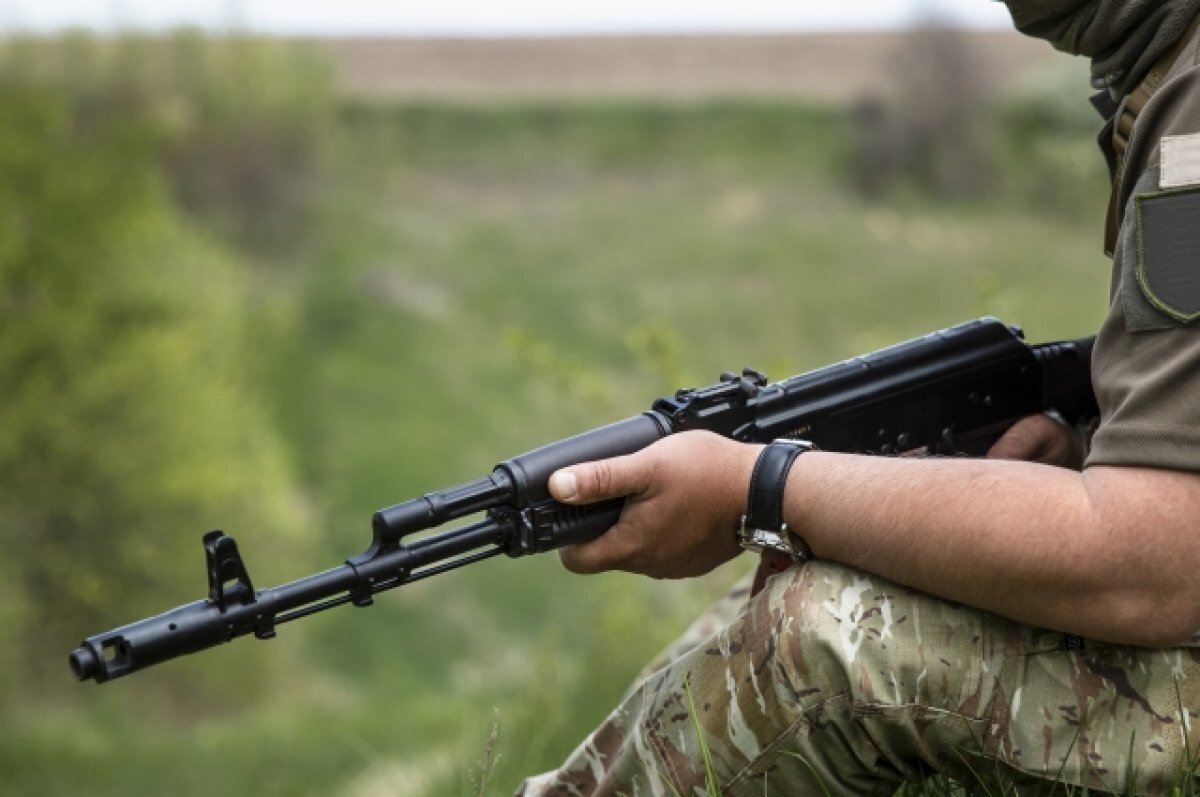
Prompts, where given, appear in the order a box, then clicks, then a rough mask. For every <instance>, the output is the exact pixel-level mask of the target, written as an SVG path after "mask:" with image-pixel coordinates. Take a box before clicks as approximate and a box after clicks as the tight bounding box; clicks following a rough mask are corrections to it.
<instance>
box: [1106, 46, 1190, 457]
mask: <svg viewBox="0 0 1200 797" xmlns="http://www.w3.org/2000/svg"><path fill="white" fill-rule="evenodd" d="M1118 181H1119V183H1118V202H1119V205H1118V207H1119V208H1120V213H1119V216H1118V219H1119V222H1120V234H1119V236H1118V238H1117V245H1116V248H1115V251H1114V258H1113V272H1112V288H1111V294H1110V305H1109V311H1108V315H1107V317H1106V318H1105V320H1104V323H1103V325H1102V326H1101V329H1100V333H1099V335H1098V337H1097V340H1096V347H1095V351H1094V354H1093V358H1092V380H1093V383H1094V385H1095V389H1096V397H1097V399H1098V400H1099V403H1100V410H1101V423H1100V427H1099V429H1098V430H1097V432H1096V435H1095V437H1094V438H1093V441H1092V450H1091V454H1090V456H1089V458H1088V462H1087V464H1088V465H1137V466H1146V467H1157V468H1168V469H1173V470H1187V471H1200V35H1197V36H1194V37H1193V40H1192V41H1191V42H1190V43H1189V44H1188V45H1187V46H1186V47H1185V49H1184V50H1183V53H1182V55H1180V56H1179V58H1178V59H1177V60H1176V62H1175V64H1174V65H1173V66H1172V67H1171V69H1170V71H1169V72H1168V73H1167V75H1166V77H1165V78H1164V80H1163V82H1162V84H1161V86H1160V87H1159V88H1158V89H1157V91H1156V92H1155V93H1154V95H1153V96H1152V97H1151V99H1150V100H1149V102H1147V103H1146V106H1145V108H1144V109H1143V110H1142V111H1141V113H1140V114H1139V115H1138V120H1137V124H1136V125H1135V126H1134V129H1133V133H1132V135H1131V137H1130V141H1129V147H1128V150H1127V153H1126V157H1125V160H1124V163H1123V166H1122V168H1121V170H1120V174H1119V175H1118Z"/></svg>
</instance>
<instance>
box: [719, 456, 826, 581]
mask: <svg viewBox="0 0 1200 797" xmlns="http://www.w3.org/2000/svg"><path fill="white" fill-rule="evenodd" d="M814 448H815V446H814V445H813V444H812V443H811V442H809V441H808V440H790V439H784V440H776V441H774V442H772V443H770V444H768V445H767V447H766V448H764V449H763V450H762V453H761V454H759V455H758V461H757V462H755V463H754V472H753V473H752V474H751V476H750V495H749V497H748V498H747V501H746V514H744V515H742V522H741V524H740V525H739V526H738V528H737V530H736V532H735V533H736V536H737V542H738V545H740V546H742V547H743V548H745V549H746V550H748V551H755V552H756V553H763V552H765V551H775V552H777V553H781V554H784V555H786V556H788V557H790V558H791V559H792V561H794V562H796V563H797V564H802V563H804V562H807V561H808V560H809V559H811V558H812V551H811V550H810V549H809V547H808V543H806V542H805V541H804V539H803V538H802V537H801V536H800V535H798V534H796V533H795V532H793V531H792V530H791V529H789V528H788V526H787V523H785V522H784V520H783V489H784V487H785V486H786V485H787V475H788V471H789V470H791V468H792V463H794V462H795V461H796V459H797V458H798V457H799V456H800V455H801V454H803V453H804V452H805V451H812V450H813V449H814Z"/></svg>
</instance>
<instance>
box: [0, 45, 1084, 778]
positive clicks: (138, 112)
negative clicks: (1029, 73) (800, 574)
mask: <svg viewBox="0 0 1200 797" xmlns="http://www.w3.org/2000/svg"><path fill="white" fill-rule="evenodd" d="M1039 85H1042V84H1039ZM0 102H2V103H3V106H2V107H3V108H4V109H5V110H4V113H3V114H0V384H3V385H4V390H3V391H0V472H3V473H4V474H5V476H6V479H5V480H4V482H3V483H0V535H2V539H3V541H4V543H5V544H6V548H7V550H9V551H10V552H14V553H13V555H11V556H8V557H0V632H3V633H5V634H7V635H8V638H9V639H10V640H34V642H33V643H31V645H26V644H12V645H9V646H6V647H5V649H4V651H3V652H2V653H0V664H2V665H4V673H5V674H4V675H3V676H0V701H2V702H3V704H4V705H5V707H6V709H9V710H7V711H6V712H4V713H3V716H2V717H0V740H2V741H0V791H3V792H5V793H38V794H59V793H62V794H68V793H71V794H74V793H78V792H80V791H87V792H88V793H93V794H126V793H157V792H160V791H167V790H170V791H172V792H173V793H176V794H179V795H186V794H201V793H203V794H209V793H212V792H214V791H217V792H221V793H229V794H238V793H247V794H249V793H254V794H262V793H266V794H329V793H342V794H347V795H366V794H404V795H419V794H426V795H430V796H431V797H432V796H433V795H437V797H442V795H445V794H454V793H462V794H465V793H473V792H475V791H476V789H475V788H473V787H472V784H471V781H470V777H469V776H468V771H469V770H470V769H471V767H472V764H473V762H475V761H477V760H478V759H479V758H480V756H481V754H482V753H483V750H484V748H485V746H486V745H487V744H489V742H488V738H489V734H488V730H489V729H490V728H491V727H492V722H493V707H496V708H499V710H500V716H501V730H500V733H499V736H498V739H497V741H496V743H495V752H496V753H497V754H498V755H499V758H498V760H497V763H496V768H495V771H494V773H493V776H492V778H491V780H490V784H491V787H490V788H491V789H492V790H493V792H494V793H503V792H504V791H506V790H507V789H510V788H511V787H512V786H513V785H514V784H515V781H516V780H517V779H518V778H519V777H520V776H521V775H523V774H527V773H529V772H531V771H534V770H538V769H544V768H547V767H549V766H551V765H553V764H555V763H556V762H558V761H560V760H561V759H562V757H563V756H565V755H566V754H567V752H569V750H570V749H571V748H572V747H573V746H574V744H575V743H576V742H577V741H578V740H579V738H581V736H582V734H583V733H585V732H586V730H587V729H589V728H590V727H592V726H593V725H594V724H595V723H596V722H597V721H598V720H599V719H600V718H601V717H602V716H603V715H604V713H605V712H606V710H607V709H608V708H609V707H611V705H612V703H613V702H614V701H615V700H616V699H617V698H618V697H619V696H620V694H621V693H622V691H623V690H624V688H625V687H626V685H627V683H628V681H629V679H630V678H631V677H632V676H633V674H634V673H635V672H636V671H637V670H638V668H639V667H640V665H641V664H642V663H643V662H644V661H645V660H646V659H647V658H648V657H649V656H650V655H652V654H653V653H654V652H655V651H656V649H657V648H659V647H660V646H662V645H663V644H665V643H666V642H667V641H668V640H669V639H670V638H671V637H672V635H673V634H674V633H675V632H676V631H677V630H678V629H680V628H682V626H683V624H684V623H685V622H686V620H687V619H688V618H689V617H690V616H691V615H693V614H694V613H696V612H697V610H698V609H699V608H700V607H701V606H702V605H704V604H705V602H706V601H707V600H709V599H711V598H712V597H714V596H715V595H716V594H718V593H719V592H720V591H721V590H722V589H723V587H724V586H726V585H727V584H728V583H729V582H730V581H731V580H732V579H733V578H735V577H736V576H737V574H738V571H739V570H741V569H744V567H745V563H735V564H734V565H732V566H731V567H729V568H726V569H725V570H724V571H722V572H721V573H718V574H716V575H715V576H714V577H712V578H710V579H707V580H700V581H697V582H694V583H688V584H662V583H657V582H649V581H646V580H641V579H635V578H631V577H627V576H622V575H606V576H601V577H596V578H591V579H579V578H577V577H573V576H571V575H570V574H567V573H565V572H564V571H563V570H562V569H561V568H560V567H559V566H558V564H557V562H556V561H555V559H554V557H552V556H546V557H531V558H529V559H523V560H517V561H498V562H496V561H494V562H490V563H484V564H480V565H478V566H475V567H473V568H471V569H470V570H467V571H462V572H459V573H455V574H451V575H447V576H445V577H444V578H438V579H430V580H429V581H424V582H421V583H419V584H415V585H412V586H411V587H406V588H405V589H403V590H401V591H399V593H398V594H394V595H387V596H383V597H381V598H380V599H379V600H378V601H377V603H376V605H375V606H374V607H373V608H372V609H371V610H370V611H367V612H358V611H356V610H352V609H342V610H336V611H332V612H327V613H324V614H321V615H318V616H315V617H313V618H311V619H308V620H306V621H305V622H303V623H296V624H294V625H288V626H285V627H284V628H283V629H282V630H281V633H280V639H278V640H276V641H274V642H272V643H270V644H269V645H263V644H261V643H256V642H253V641H242V642H238V643H236V644H234V645H231V646H229V647H228V648H224V649H222V650H214V651H210V652H208V653H205V654H203V655H201V656H195V657H190V660H187V661H181V662H173V663H171V664H167V665H164V666H162V667H159V668H155V669H153V670H151V671H149V672H147V673H143V674H139V675H137V676H134V677H133V678H128V679H123V680H121V681H118V682H115V683H113V684H111V685H107V686H105V687H103V688H102V689H100V690H96V689H94V688H91V687H88V688H84V687H79V686H75V685H74V684H70V683H68V682H67V678H68V676H67V673H66V667H65V664H64V661H63V660H64V658H65V654H66V652H67V651H68V650H69V649H70V648H71V647H72V646H73V645H74V644H75V643H76V642H77V641H78V638H79V637H80V636H81V635H83V634H90V633H95V632H98V631H101V630H103V629H106V628H110V627H112V626H114V625H117V624H119V623H122V622H126V621H129V620H132V619H135V618H137V617H140V616H143V615H144V614H147V613H150V612H153V611H159V610H162V609H165V608H168V607H170V606H172V605H175V604H177V603H181V602H184V601H186V600H192V599H195V598H197V597H199V596H201V595H202V594H203V588H204V582H203V576H202V568H201V558H202V555H201V552H200V546H199V544H198V539H197V538H198V537H199V535H200V533H201V532H202V531H204V530H205V529H206V528H207V527H208V525H209V524H212V525H218V524H219V525H221V526H222V527H224V528H225V529H226V530H228V531H230V532H231V533H234V534H236V535H237V536H238V538H239V543H240V544H241V549H242V551H243V552H244V553H245V554H246V559H247V563H248V565H249V568H250V571H251V575H252V576H254V577H255V583H256V585H257V586H259V587H263V586H268V585H271V584H275V583H278V582H280V581H283V580H286V579H289V578H292V577H295V576H298V575H303V574H305V573H307V572H311V571H314V570H317V569H323V568H326V567H329V566H330V565H332V564H335V563H337V562H338V561H340V560H341V559H342V558H344V557H345V556H346V555H348V554H352V553H355V552H356V551H357V549H359V548H361V547H363V546H365V544H366V542H367V538H368V535H369V526H368V523H367V519H368V517H369V513H370V511H371V510H372V509H374V508H375V507H378V506H382V505H386V504H389V503H393V502H395V501H398V500H401V499H404V498H407V497H410V496H412V495H418V494H420V493H421V492H423V491H428V490H430V489H435V488H438V487H444V486H448V485H450V484H454V483H458V482H462V481H466V480H468V479H471V478H475V477H477V476H479V475H481V474H482V473H486V472H487V471H488V470H490V468H491V467H492V466H493V465H494V464H495V462H497V461H498V460H500V459H502V458H505V457H507V456H509V455H512V454H516V453H518V452H520V451H522V450H526V449H529V448H532V447H534V446H537V445H540V444H542V443H545V442H547V441H549V440H552V439H555V438H557V437H561V436H564V435H567V434H571V433H574V432H577V431H580V430H581V429H584V428H587V427H590V426H595V425H598V424H600V423H604V422H608V421H611V420H615V419H618V418H620V417H622V416H625V415H629V414H633V413H636V412H640V411H642V410H644V409H645V408H646V407H648V406H649V404H650V402H651V401H652V400H653V398H654V397H655V396H657V395H661V394H664V393H668V392H670V391H672V390H673V389H674V388H676V387H680V386H683V385H685V384H697V383H700V384H708V383H709V382H712V381H715V380H716V378H717V375H718V374H719V373H720V372H721V371H723V370H736V369H738V368H740V367H741V366H743V365H751V366H757V367H760V368H763V369H764V370H766V371H767V372H768V373H770V374H771V375H772V376H773V377H775V378H782V377H784V376H787V375H789V374H791V373H795V372H798V371H801V370H804V369H806V368H811V367H816V366H818V365H821V364H825V363H828V362H832V361H835V360H838V359H841V358H843V357H846V356H850V355H853V354H858V353H862V352H864V351H867V350H870V349H874V348H878V347H880V346H883V345H886V344H889V343H892V342H895V341H896V340H899V339H902V338H904V337H908V336H911V335H915V334H919V333H923V332H927V331H928V330H930V329H932V328H935V327H940V326H945V325H948V324H951V323H954V322H957V321H961V320H963V319H965V318H968V317H972V316H976V315H981V314H984V313H993V314H997V315H1000V316H1001V317H1003V318H1004V319H1005V320H1008V321H1011V322H1013V323H1021V324H1023V325H1025V326H1026V327H1027V328H1028V329H1029V331H1030V337H1031V338H1033V339H1039V340H1040V339H1050V338H1056V337H1067V336H1077V335H1081V334H1084V333H1085V332H1086V331H1087V330H1088V329H1089V328H1093V327H1094V326H1095V324H1096V322H1097V321H1098V319H1099V314H1100V312H1101V311H1102V308H1103V306H1104V296H1105V290H1106V286H1107V279H1106V276H1107V271H1106V269H1105V265H1104V261H1103V260H1102V258H1101V257H1100V256H1099V254H1098V251H1097V250H1098V241H1097V239H1098V233H1097V232H1096V227H1097V224H1096V223H1094V220H1096V219H1099V218H1101V214H1102V211H1103V207H1104V200H1105V194H1104V189H1105V187H1104V184H1103V177H1102V175H1101V176H1100V177H1099V178H1098V179H1097V177H1096V175H1095V174H1094V172H1093V170H1091V169H1090V167H1089V168H1084V169H1082V170H1081V171H1079V172H1074V171H1072V170H1073V169H1074V167H1073V166H1072V165H1071V164H1072V163H1074V155H1073V154H1071V155H1067V154H1066V153H1068V152H1072V153H1073V152H1074V151H1075V148H1076V147H1077V146H1082V145H1080V144H1079V142H1078V139H1077V136H1079V135H1080V133H1079V132H1078V131H1079V128H1080V126H1081V124H1082V123H1081V122H1077V121H1076V120H1075V117H1074V116H1071V117H1070V118H1069V120H1068V119H1067V117H1059V116H1056V115H1055V114H1056V113H1058V112H1057V111H1056V110H1055V108H1056V101H1054V100H1052V99H1050V98H1049V96H1048V95H1047V96H1043V95H1042V94H1040V93H1038V92H1033V93H1019V94H1017V95H1015V96H1014V97H1012V98H1010V99H1006V100H1005V101H1004V102H1003V103H1001V104H1000V105H999V106H997V107H996V108H991V107H986V106H983V105H974V106H972V108H974V109H975V110H973V111H972V113H974V114H978V115H979V118H977V119H972V120H971V123H972V125H974V124H979V125H980V128H981V129H982V128H988V129H990V130H992V131H994V132H993V134H991V135H982V136H981V137H980V138H979V139H976V140H975V141H974V142H973V143H971V145H970V146H969V147H966V148H964V149H962V150H961V152H960V154H959V155H956V156H955V159H956V160H954V163H963V162H966V161H963V160H959V158H960V157H961V158H965V159H967V160H969V159H970V158H973V157H976V155H978V157H981V158H983V159H984V160H983V162H984V163H985V165H986V168H982V169H981V170H980V171H979V172H978V174H981V175H983V176H984V178H985V180H984V182H983V183H982V184H980V183H977V182H974V178H971V180H969V181H967V182H968V183H969V185H968V184H967V183H963V184H958V183H954V180H955V179H957V178H954V177H953V175H951V183H954V184H953V185H951V184H949V183H939V182H938V181H939V180H940V179H941V178H940V177H937V175H938V174H942V175H943V176H945V175H946V174H950V172H953V171H954V169H956V168H958V167H957V166H953V167H952V168H950V172H945V171H942V172H939V171H938V170H939V169H944V168H946V167H943V166H930V165H929V163H925V164H924V165H922V164H917V165H913V166H911V167H910V166H906V165H904V164H903V163H901V164H900V165H899V166H898V167H897V168H899V170H900V172H899V173H900V175H901V176H900V178H899V180H898V182H897V183H896V184H895V185H892V186H886V187H884V188H883V190H882V193H879V194H877V195H876V199H875V200H874V201H870V202H866V201H863V199H861V198H860V194H859V193H858V192H857V191H856V190H855V179H856V176H857V171H856V170H857V169H858V164H859V161H860V159H861V158H862V157H863V153H862V151H861V150H860V149H859V148H858V147H857V145H856V142H855V131H856V129H857V128H856V127H855V119H854V118H853V117H852V116H851V114H848V113H846V112H845V110H844V109H840V108H828V107H810V106H806V105H803V104H797V103H786V102H751V101H746V102H736V101H724V102H714V103H705V104H698V105H684V106H678V105H676V106H659V105H654V104H648V103H620V102H595V103H579V104H575V105H541V104H528V105H506V104H497V105H474V106H449V105H439V104H436V103H408V104H395V105H388V104H380V105H370V104H362V103H347V102H344V101H342V100H340V99H339V98H337V97H336V96H335V95H334V93H333V91H332V88H331V74H330V71H329V69H328V65H325V64H323V63H322V62H321V57H320V53H319V52H318V51H315V50H314V49H313V48H312V47H311V46H309V45H304V44H295V43H279V42H263V41H252V40H242V39H229V40H218V39H209V38H205V37H203V36H200V35H198V34H194V33H183V34H179V35H177V36H172V37H168V38H165V39H146V38H139V37H125V38H118V39H104V40H96V39H89V38H86V37H82V36H73V37H68V38H65V39H62V40H55V41H38V40H15V41H9V42H7V43H6V44H5V45H4V46H3V47H2V48H0ZM1043 106H1044V107H1043ZM1039 108H1041V110H1037V109H1039ZM943 110H944V109H943ZM931 113H932V111H931ZM939 113H940V111H939ZM860 123H861V120H860ZM1089 136H1090V132H1089ZM885 138H886V136H885ZM919 140H920V134H918V141H919ZM1048 140H1056V141H1058V142H1059V143H1058V144H1054V145H1052V146H1051V145H1046V144H1045V142H1046V141H1048ZM1089 145H1090V139H1089ZM1043 146H1046V147H1047V149H1046V152H1044V153H1042V152H1041V151H1040V150H1039V149H1038V148H1039V147H1043ZM912 151H915V150H912ZM972 153H975V154H972ZM1031 153H1037V154H1036V157H1035V156H1034V155H1033V154H1031ZM947 162H949V161H947ZM962 168H965V169H974V168H975V167H974V166H971V165H969V164H968V166H964V167H962ZM930 169H932V171H930ZM906 170H908V171H906ZM906 175H907V176H906ZM912 175H917V177H913V176H912ZM921 175H925V177H921ZM1056 175H1057V178H1056V179H1060V182H1058V183H1056V184H1055V185H1054V188H1053V190H1059V189H1062V190H1063V191H1064V194H1063V195H1064V196H1070V197H1072V198H1073V199H1074V201H1073V202H1072V203H1070V204H1071V207H1070V208H1067V209H1065V210H1059V209H1057V208H1058V206H1057V205H1056V204H1055V203H1052V202H1051V203H1047V204H1046V205H1045V206H1044V207H1043V206H1042V205H1041V204H1040V203H1036V202H1033V201H1031V197H1034V198H1036V197H1039V196H1041V195H1042V192H1043V191H1044V190H1045V187H1046V185H1047V180H1048V179H1049V178H1051V177H1054V176H1056ZM926 178H929V179H926ZM964 185H965V186H966V189H967V190H962V191H960V190H959V188H961V187H963V186H964ZM980 185H982V186H983V187H985V188H987V189H989V190H987V191H981V190H980ZM1067 186H1070V190H1069V191H1067ZM884 198H887V199H888V202H887V203H886V204H883V203H882V202H880V201H879V200H881V199H884ZM1050 265H1052V266H1053V267H1048V266H1050ZM1064 296H1065V297H1070V298H1069V299H1067V300H1064V299H1063V297H1064ZM310 529H320V534H319V538H318V537H316V536H315V535H312V534H311V533H310V532H309V530H310ZM31 646H32V648H33V650H32V651H31V650H30V647H31ZM30 679H32V680H33V681H34V682H35V686H36V687H37V688H35V689H32V690H30V689H28V688H27V687H28V686H29V682H30Z"/></svg>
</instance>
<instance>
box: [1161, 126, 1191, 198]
mask: <svg viewBox="0 0 1200 797" xmlns="http://www.w3.org/2000/svg"><path fill="white" fill-rule="evenodd" d="M1160 150H1161V157H1160V163H1161V165H1162V172H1161V175H1162V176H1161V177H1160V178H1159V183H1158V187H1159V188H1162V189H1169V188H1188V187H1190V186H1194V185H1196V186H1200V133H1194V134H1192V135H1190V136H1164V137H1163V139H1162V141H1161V146H1160Z"/></svg>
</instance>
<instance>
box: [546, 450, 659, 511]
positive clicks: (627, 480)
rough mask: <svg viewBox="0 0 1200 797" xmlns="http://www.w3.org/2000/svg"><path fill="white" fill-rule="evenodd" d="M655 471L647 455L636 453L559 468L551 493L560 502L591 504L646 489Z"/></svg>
mask: <svg viewBox="0 0 1200 797" xmlns="http://www.w3.org/2000/svg"><path fill="white" fill-rule="evenodd" d="M651 471H652V468H651V467H650V466H649V465H648V464H647V463H646V461H645V459H644V458H643V457H639V456H638V455H636V454H633V455H631V456H627V457H614V458H612V459H602V460H598V461H596V462H585V463H582V464H580V465H572V466H571V467H569V468H563V469H562V470H558V471H555V472H554V473H553V474H552V475H551V476H550V482H549V485H548V487H549V488H550V495H551V496H552V497H553V498H554V499H555V500H557V501H562V502H563V503H567V504H590V503H593V502H595V501H604V500H606V499H609V498H621V497H623V496H627V495H637V494H638V493H643V492H645V491H646V488H647V487H648V486H649V483H650V475H651Z"/></svg>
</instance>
